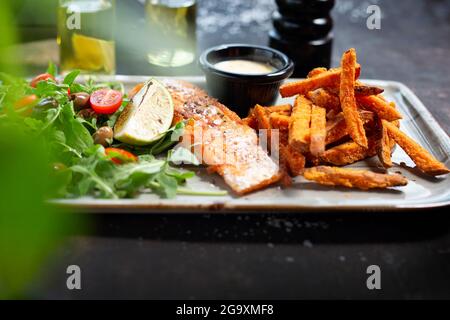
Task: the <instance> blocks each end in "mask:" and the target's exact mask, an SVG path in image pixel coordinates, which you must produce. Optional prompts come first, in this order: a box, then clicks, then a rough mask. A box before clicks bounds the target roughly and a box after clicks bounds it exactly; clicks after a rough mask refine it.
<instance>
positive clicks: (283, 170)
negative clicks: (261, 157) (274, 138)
mask: <svg viewBox="0 0 450 320" xmlns="http://www.w3.org/2000/svg"><path fill="white" fill-rule="evenodd" d="M287 157H288V153H287V146H286V145H283V144H280V145H279V161H280V162H279V167H280V174H281V176H282V178H281V184H282V185H283V186H284V187H286V188H287V187H290V186H291V185H292V178H291V176H290V175H289V172H288V171H289V168H288V167H289V165H288V160H287Z"/></svg>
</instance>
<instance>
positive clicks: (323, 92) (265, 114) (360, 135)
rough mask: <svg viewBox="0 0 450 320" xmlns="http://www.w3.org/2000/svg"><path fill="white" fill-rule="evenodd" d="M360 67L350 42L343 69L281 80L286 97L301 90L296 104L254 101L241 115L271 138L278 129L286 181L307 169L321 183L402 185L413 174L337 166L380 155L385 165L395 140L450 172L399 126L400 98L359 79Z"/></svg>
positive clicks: (435, 169)
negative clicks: (396, 99) (397, 100)
mask: <svg viewBox="0 0 450 320" xmlns="http://www.w3.org/2000/svg"><path fill="white" fill-rule="evenodd" d="M360 73H361V66H360V65H359V64H358V63H357V61H356V51H355V49H350V50H348V51H347V52H345V53H344V55H343V57H342V62H341V67H340V68H336V69H330V70H327V69H325V68H317V69H314V70H312V71H311V72H310V73H309V75H308V77H307V79H305V80H301V81H298V82H292V83H287V84H285V85H283V86H282V87H281V89H280V93H281V96H282V97H292V96H296V98H295V103H294V105H293V107H292V106H291V105H281V106H273V107H262V106H260V105H256V106H255V107H254V108H253V109H252V110H251V111H250V114H249V116H248V117H247V118H245V119H244V122H245V123H246V124H248V125H249V126H251V127H252V128H254V129H256V130H260V129H265V130H268V131H267V132H268V140H269V141H270V139H271V138H275V137H273V135H274V132H277V133H278V136H279V146H278V150H277V151H278V154H279V158H280V166H281V168H282V170H283V172H284V179H283V182H284V184H285V185H290V184H291V183H292V182H291V177H295V176H299V175H303V176H304V177H305V178H306V179H307V180H312V181H315V182H317V183H320V184H324V185H331V186H345V187H350V188H359V189H364V190H367V189H372V188H388V187H394V186H404V185H406V184H407V183H408V181H407V179H406V178H405V177H403V176H402V175H400V174H388V173H386V174H380V173H374V172H371V171H367V170H352V169H345V168H340V167H342V166H346V165H349V164H352V163H355V162H357V161H360V160H364V159H366V158H369V157H373V156H376V155H378V159H379V160H380V163H381V165H382V166H383V167H384V168H386V169H388V168H390V167H392V166H393V163H392V160H391V155H392V152H393V150H394V146H395V145H396V144H398V145H399V146H400V147H401V148H402V149H403V150H404V151H405V152H406V153H407V154H408V155H409V157H410V158H411V159H412V160H413V161H414V163H415V164H416V166H417V168H418V169H420V170H421V171H423V172H425V173H427V174H429V175H433V176H437V175H443V174H447V173H449V172H450V171H449V169H448V168H447V167H446V166H445V165H444V164H442V163H441V162H439V161H438V160H437V159H435V158H434V157H433V156H432V155H431V154H430V153H429V152H428V151H427V150H425V149H424V148H423V147H421V146H420V145H419V144H418V143H417V142H415V141H414V140H412V139H411V138H410V137H408V136H407V135H406V134H405V133H403V132H402V131H400V129H399V127H400V120H401V119H402V115H401V114H400V112H399V111H398V110H397V109H396V106H395V104H394V103H393V102H388V101H386V100H385V98H384V97H383V96H382V95H381V93H383V91H384V90H383V89H381V88H378V87H372V86H367V85H365V84H363V83H361V82H360V81H359V80H358V78H359V75H360ZM274 129H277V130H278V131H274ZM269 145H271V143H269ZM275 145H276V144H275ZM272 148H273V147H272ZM271 152H272V153H273V152H274V150H271Z"/></svg>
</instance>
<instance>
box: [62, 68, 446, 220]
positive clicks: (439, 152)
mask: <svg viewBox="0 0 450 320" xmlns="http://www.w3.org/2000/svg"><path fill="white" fill-rule="evenodd" d="M147 79H148V77H140V76H116V77H113V78H111V77H100V78H99V79H98V80H100V81H101V80H105V81H110V80H115V81H120V82H122V83H124V84H125V86H126V88H131V87H132V86H134V85H135V84H137V83H139V82H142V81H145V80H147ZM180 79H182V80H187V81H190V82H192V83H194V84H196V85H198V86H200V87H205V80H204V78H203V77H189V78H180ZM364 82H365V83H367V84H372V85H376V86H380V87H382V88H384V89H385V93H384V95H385V97H386V98H387V99H388V100H389V101H394V102H395V103H396V104H397V106H398V108H399V109H400V111H401V113H402V114H403V116H404V119H403V120H402V121H401V128H402V130H403V131H404V132H406V133H407V134H408V135H409V136H410V137H412V138H413V139H415V140H416V141H418V142H419V143H420V144H421V145H422V146H424V147H425V148H426V149H428V150H429V151H430V152H431V153H432V154H433V155H434V156H435V157H436V158H437V159H438V160H440V161H442V162H444V163H445V164H446V165H447V167H449V166H450V159H449V155H450V138H449V136H448V135H447V133H446V132H444V130H443V129H442V128H441V127H440V126H439V125H438V124H437V122H436V121H435V120H434V118H433V116H432V115H431V114H430V112H429V111H428V110H427V109H426V108H425V106H424V105H423V104H422V103H421V102H420V100H419V99H418V98H417V97H416V96H415V95H414V93H413V92H412V91H411V90H410V89H409V88H407V87H406V86H405V85H403V84H401V83H398V82H391V81H379V80H364ZM281 102H283V99H281V98H280V100H279V103H281ZM284 102H286V100H284ZM392 159H393V161H394V163H395V166H394V167H393V168H392V169H390V171H391V172H400V173H402V174H403V175H404V176H406V177H407V178H408V180H409V184H408V185H407V186H406V187H401V188H393V189H389V190H374V191H359V190H353V189H351V190H350V189H345V188H330V187H323V186H319V185H317V184H315V183H312V182H308V181H306V180H305V179H304V178H297V179H296V180H295V183H294V185H293V187H292V188H290V189H281V188H280V187H277V186H274V187H270V188H268V189H265V190H261V191H259V192H255V193H253V194H250V195H247V196H243V197H237V196H234V195H233V194H232V193H231V192H230V194H229V195H228V196H224V197H204V196H177V197H176V198H175V199H160V198H159V197H158V196H155V195H152V194H142V195H140V196H139V197H137V198H135V199H122V200H103V199H93V198H87V197H86V198H80V199H73V200H72V199H71V200H56V201H55V202H56V203H58V204H62V205H64V206H69V207H71V208H74V209H77V210H81V211H84V212H110V213H115V212H117V213H130V212H143V213H167V212H178V213H182V212H198V213H211V212H261V213H263V212H302V211H303V212H306V211H335V210H358V211H361V210H363V211H367V210H370V211H385V210H389V211H391V210H396V211H397V210H412V209H420V208H433V207H442V206H446V205H449V204H450V177H439V178H433V177H429V176H426V175H424V174H422V173H420V172H419V171H418V170H417V169H415V168H414V167H415V165H414V163H413V162H412V161H411V160H410V159H409V157H408V156H407V155H406V154H405V153H404V152H403V150H401V149H400V148H399V147H397V148H396V149H395V152H394V154H393V157H392ZM402 163H404V164H403V165H402ZM350 167H354V168H367V169H372V170H379V169H380V167H379V163H378V162H377V159H369V160H367V161H361V162H359V163H356V164H354V165H352V166H350ZM187 187H189V188H194V189H195V190H220V189H225V190H228V188H227V187H226V185H225V184H224V183H223V181H222V179H221V178H220V177H219V176H216V175H212V176H211V175H208V174H207V173H206V172H205V170H204V169H199V175H198V176H197V177H196V178H194V179H192V180H191V181H190V182H189V183H188V185H187Z"/></svg>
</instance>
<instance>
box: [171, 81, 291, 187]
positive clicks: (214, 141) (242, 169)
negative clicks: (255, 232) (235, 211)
mask: <svg viewBox="0 0 450 320" xmlns="http://www.w3.org/2000/svg"><path fill="white" fill-rule="evenodd" d="M163 83H164V85H165V86H166V87H167V89H168V90H169V92H170V93H171V95H172V98H173V101H174V109H175V114H174V122H179V121H183V120H190V121H188V124H187V126H186V129H185V133H184V136H183V139H182V143H183V144H184V145H185V146H186V147H189V148H192V149H193V152H194V154H195V155H196V156H197V158H198V159H199V160H201V162H202V163H203V164H204V165H206V166H208V172H210V173H211V172H216V173H218V174H219V175H220V176H222V177H223V179H224V180H225V183H226V184H227V185H228V186H229V187H230V188H231V189H232V190H233V191H234V192H236V193H237V194H239V195H243V194H246V193H249V192H253V191H256V190H259V189H262V188H265V187H267V186H269V185H271V184H274V183H276V182H278V181H279V180H280V179H281V177H282V174H281V172H280V168H279V166H278V163H277V161H276V160H274V159H272V158H271V157H270V156H269V155H268V153H267V151H266V150H265V149H266V148H263V147H262V146H261V145H263V144H261V145H260V143H259V142H258V135H257V133H256V132H255V131H254V130H253V129H252V128H250V127H249V126H247V125H245V124H243V122H242V120H241V118H239V116H238V115H237V114H236V113H234V112H233V111H231V110H230V109H228V108H227V107H226V106H224V105H223V104H221V103H219V102H218V101H217V100H215V99H213V98H211V97H209V96H208V95H207V93H206V92H205V91H203V90H202V89H200V88H198V87H196V86H194V85H193V84H190V83H188V82H184V81H178V80H164V81H163Z"/></svg>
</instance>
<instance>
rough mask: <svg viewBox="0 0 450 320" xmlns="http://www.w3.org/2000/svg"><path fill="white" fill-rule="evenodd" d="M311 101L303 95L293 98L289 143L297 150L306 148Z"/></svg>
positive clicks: (308, 136) (308, 138) (301, 150)
mask: <svg viewBox="0 0 450 320" xmlns="http://www.w3.org/2000/svg"><path fill="white" fill-rule="evenodd" d="M311 110H312V103H311V101H310V100H308V99H307V98H305V97H304V96H298V97H297V99H295V103H294V108H293V109H292V115H291V118H290V120H289V145H290V146H291V147H292V148H293V149H294V150H297V151H299V152H303V151H306V150H308V146H309V141H310V123H311Z"/></svg>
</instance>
